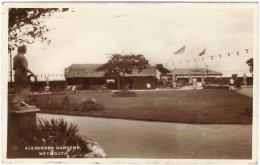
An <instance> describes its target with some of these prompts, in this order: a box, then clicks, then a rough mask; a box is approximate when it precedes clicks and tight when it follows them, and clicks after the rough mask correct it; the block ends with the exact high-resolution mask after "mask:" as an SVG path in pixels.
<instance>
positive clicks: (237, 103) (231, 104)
mask: <svg viewBox="0 0 260 165" xmlns="http://www.w3.org/2000/svg"><path fill="white" fill-rule="evenodd" d="M136 93H137V97H126V98H125V97H112V93H86V94H69V97H70V98H71V99H73V100H75V101H78V100H81V99H82V98H86V97H87V98H95V99H96V101H97V102H98V103H99V104H101V105H103V106H104V107H105V108H106V110H105V111H87V112H82V111H62V110H44V109H42V111H41V112H42V113H55V114H67V115H79V116H92V117H108V118H121V119H135V120H148V121H163V122H180V123H201V124H251V123H252V116H247V115H244V114H243V113H244V112H245V110H246V109H250V108H252V102H253V100H252V98H250V97H247V96H244V95H241V94H239V93H236V92H234V91H228V90H220V89H205V90H189V91H188V90H187V91H153V92H151V91H139V92H136ZM64 96H65V95H64V94H52V95H38V96H37V99H38V100H39V101H42V102H45V100H46V99H47V98H48V97H52V98H54V99H58V100H61V98H63V97H64Z"/></svg>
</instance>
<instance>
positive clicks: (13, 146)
mask: <svg viewBox="0 0 260 165" xmlns="http://www.w3.org/2000/svg"><path fill="white" fill-rule="evenodd" d="M39 111H40V109H38V108H36V106H32V107H19V108H16V109H15V110H14V109H10V110H9V111H8V134H7V139H8V145H7V148H8V153H7V157H10V158H12V157H19V153H17V152H16V150H17V146H18V145H19V137H21V136H22V135H24V134H26V133H27V131H29V130H31V129H33V128H35V127H36V112H39Z"/></svg>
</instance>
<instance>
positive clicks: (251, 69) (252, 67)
mask: <svg viewBox="0 0 260 165" xmlns="http://www.w3.org/2000/svg"><path fill="white" fill-rule="evenodd" d="M246 64H247V65H248V66H249V71H250V73H252V74H253V70H254V59H253V58H250V59H248V60H247V61H246Z"/></svg>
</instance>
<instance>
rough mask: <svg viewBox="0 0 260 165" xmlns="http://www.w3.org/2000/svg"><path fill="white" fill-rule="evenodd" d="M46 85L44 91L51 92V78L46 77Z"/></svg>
mask: <svg viewBox="0 0 260 165" xmlns="http://www.w3.org/2000/svg"><path fill="white" fill-rule="evenodd" d="M46 85H47V86H46V87H45V88H44V92H46V93H49V92H50V86H49V78H48V77H46Z"/></svg>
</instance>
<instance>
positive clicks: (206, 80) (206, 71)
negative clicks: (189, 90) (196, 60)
mask: <svg viewBox="0 0 260 165" xmlns="http://www.w3.org/2000/svg"><path fill="white" fill-rule="evenodd" d="M207 78H208V65H206V67H205V82H206V84H207V85H208V79H207Z"/></svg>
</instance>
